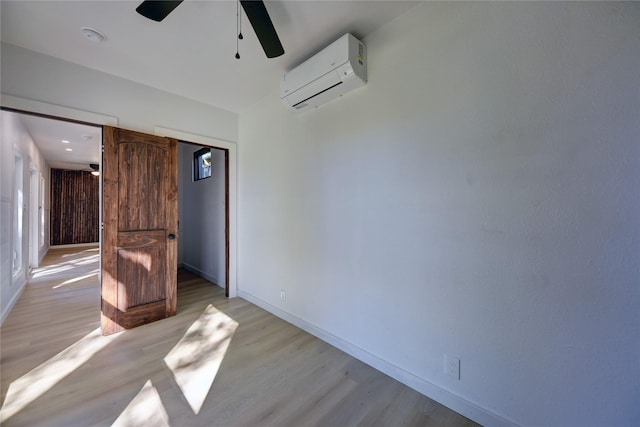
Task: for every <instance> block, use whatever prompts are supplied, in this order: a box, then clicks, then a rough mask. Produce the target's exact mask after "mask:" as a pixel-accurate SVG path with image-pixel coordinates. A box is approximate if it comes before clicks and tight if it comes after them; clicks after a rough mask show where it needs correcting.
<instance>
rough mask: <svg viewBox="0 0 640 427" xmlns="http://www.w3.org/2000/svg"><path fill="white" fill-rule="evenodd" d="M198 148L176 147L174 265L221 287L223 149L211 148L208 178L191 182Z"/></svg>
mask: <svg viewBox="0 0 640 427" xmlns="http://www.w3.org/2000/svg"><path fill="white" fill-rule="evenodd" d="M201 148H202V147H201V146H198V145H191V144H184V143H181V144H179V149H178V154H179V156H178V157H179V163H178V164H179V170H180V175H179V180H180V182H179V185H178V192H179V194H180V196H179V197H180V199H181V200H180V201H179V202H180V203H181V206H180V207H181V208H180V210H179V221H180V230H179V232H180V240H179V242H180V243H181V245H179V248H178V249H179V253H178V262H179V263H181V264H183V266H184V267H186V268H187V269H189V270H191V271H193V272H195V273H198V274H200V275H201V276H202V277H204V278H205V279H207V280H209V281H211V282H213V283H215V284H217V285H218V286H220V287H222V288H224V286H225V277H226V276H225V275H226V271H225V268H226V267H225V173H224V170H225V160H224V150H218V149H215V148H211V164H212V169H211V177H210V178H206V179H203V180H199V181H193V179H192V172H193V168H192V166H193V153H195V152H196V151H198V150H199V149H201Z"/></svg>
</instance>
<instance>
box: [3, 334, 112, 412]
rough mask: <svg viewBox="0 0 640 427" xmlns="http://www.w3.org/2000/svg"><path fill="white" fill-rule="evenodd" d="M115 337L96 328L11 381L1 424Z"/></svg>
mask: <svg viewBox="0 0 640 427" xmlns="http://www.w3.org/2000/svg"><path fill="white" fill-rule="evenodd" d="M116 336H117V335H111V336H109V337H103V336H102V335H101V333H100V328H97V329H95V330H94V331H92V332H91V333H89V334H87V335H85V336H84V337H83V338H82V339H80V340H79V341H78V342H76V343H74V344H73V345H71V346H69V347H67V348H66V349H64V350H62V351H61V352H60V353H58V354H56V355H55V356H53V357H52V358H51V359H49V360H47V361H46V362H44V363H42V364H41V365H40V366H38V367H36V368H34V369H32V370H31V371H29V372H27V373H26V374H24V375H23V376H21V377H20V378H18V379H17V380H15V381H13V382H12V383H11V384H10V385H9V390H7V396H6V398H5V400H4V404H3V405H2V408H0V423H2V422H5V421H6V420H7V419H9V418H11V417H12V416H14V415H15V414H17V413H18V412H19V411H21V410H22V409H23V408H24V407H25V406H27V405H29V404H30V403H31V402H33V401H34V400H36V399H37V398H39V397H40V396H42V395H43V394H45V393H46V392H47V391H49V390H51V388H52V387H53V386H55V385H56V384H57V383H58V382H60V381H62V380H63V379H64V378H65V377H66V376H67V375H69V374H71V373H72V372H73V371H75V370H76V369H78V368H79V367H80V366H82V364H84V363H85V362H86V361H88V360H89V359H91V357H93V355H94V354H96V353H97V352H98V351H100V350H102V349H103V348H104V347H105V346H107V344H109V343H110V342H111V341H112V340H113V339H114V338H115V337H116Z"/></svg>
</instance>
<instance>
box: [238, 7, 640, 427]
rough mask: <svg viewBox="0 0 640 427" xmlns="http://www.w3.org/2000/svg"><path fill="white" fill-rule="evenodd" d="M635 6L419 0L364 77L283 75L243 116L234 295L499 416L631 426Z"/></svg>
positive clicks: (639, 377)
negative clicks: (299, 100) (454, 371)
mask: <svg viewBox="0 0 640 427" xmlns="http://www.w3.org/2000/svg"><path fill="white" fill-rule="evenodd" d="M639 22H640V4H639V3H625V4H622V3H581V2H575V3H564V2H563V3H547V2H543V3H537V2H533V3H520V2H513V3H504V2H497V3H486V2H479V3H474V2H472V3H455V2H445V3H423V4H420V5H418V6H416V7H415V8H412V9H411V10H410V11H408V13H406V14H405V15H403V16H401V17H399V18H397V19H396V20H394V21H393V22H391V23H390V24H388V25H386V26H384V27H382V28H381V29H379V30H378V31H376V32H375V33H373V34H371V35H370V36H369V37H367V38H366V39H365V40H364V41H365V43H366V45H367V50H368V54H369V77H370V79H369V84H368V85H367V86H365V87H364V88H362V89H360V90H358V91H356V92H353V93H351V94H349V95H347V96H345V97H344V98H342V99H341V100H339V101H336V102H334V103H332V104H328V105H326V106H324V107H322V108H320V109H318V110H315V111H312V112H309V113H307V114H303V115H295V114H292V113H290V112H289V111H285V110H284V108H283V107H282V106H281V104H280V102H279V100H278V93H277V91H276V90H275V89H274V92H273V96H271V97H269V98H267V99H264V100H263V101H262V102H261V103H259V104H258V105H257V106H255V107H254V108H252V109H250V110H248V111H246V112H243V113H242V114H241V117H240V141H241V142H240V147H239V171H240V172H239V232H238V233H239V245H238V246H239V258H238V262H239V266H240V267H239V278H238V280H239V288H240V295H241V296H245V297H246V298H248V299H251V300H252V301H255V302H257V303H259V304H261V305H262V306H264V307H267V308H268V309H270V310H271V311H274V312H276V313H278V314H279V315H281V316H283V317H285V318H288V319H290V320H293V321H294V322H297V323H298V324H302V325H306V327H307V329H309V330H313V331H315V332H316V333H318V334H320V335H321V336H324V337H325V338H328V339H329V340H330V341H332V342H335V343H338V344H339V345H341V346H342V347H343V348H345V349H347V350H349V351H351V352H352V353H354V354H357V355H359V356H360V357H362V358H363V359H366V360H368V361H373V363H374V364H377V366H378V367H381V368H383V369H386V370H387V371H389V372H390V373H392V374H393V375H395V376H396V377H398V378H401V379H402V380H404V381H405V382H407V383H410V384H412V385H413V386H414V387H416V388H418V389H419V390H421V391H423V392H425V393H427V394H430V395H432V396H434V397H436V398H438V399H440V400H441V401H445V402H446V403H448V404H449V406H451V407H453V408H454V409H456V410H458V411H460V412H462V413H464V414H467V415H469V416H471V417H473V418H475V419H476V420H478V421H480V422H482V423H484V424H487V425H496V424H501V423H505V424H508V422H509V421H511V422H514V423H517V424H521V425H530V426H539V425H545V426H589V425H591V426H599V425H608V426H616V425H617V426H623V425H627V426H630V425H640V406H639V405H638V402H640V387H638V385H639V384H640V365H639V364H638V360H640V338H639V337H640V309H639V307H640V263H639V262H638V261H639V255H640V222H639V221H638V218H640V194H639V191H638V189H639V188H640V187H639V185H640V138H639V136H640V120H639V118H640V98H639V94H638V88H639V87H640V72H639V71H640V55H639V54H638V53H639V52H640V27H639V26H638V23H639ZM281 289H284V290H286V293H287V294H286V295H287V298H286V302H283V301H281V300H280V290H281ZM445 353H451V354H453V355H456V356H458V357H459V358H460V359H461V379H460V381H456V380H454V379H452V378H450V377H447V376H446V375H445V374H444V373H443V357H444V354H445ZM442 389H444V390H447V391H449V392H451V393H447V392H444V391H442Z"/></svg>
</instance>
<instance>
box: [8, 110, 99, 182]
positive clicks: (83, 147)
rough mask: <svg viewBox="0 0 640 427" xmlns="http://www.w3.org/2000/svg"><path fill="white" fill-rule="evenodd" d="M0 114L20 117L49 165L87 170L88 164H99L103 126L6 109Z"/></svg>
mask: <svg viewBox="0 0 640 427" xmlns="http://www.w3.org/2000/svg"><path fill="white" fill-rule="evenodd" d="M2 114H16V115H17V116H18V117H19V119H20V121H21V122H22V124H23V125H24V127H25V129H26V130H27V132H29V134H30V135H31V137H32V138H33V140H34V142H35V143H36V145H37V146H38V148H39V149H40V152H41V153H42V155H43V156H44V158H45V159H46V160H47V163H48V164H49V166H50V167H52V168H56V169H68V170H87V171H88V170H91V168H90V167H89V164H90V163H96V164H100V157H101V151H102V150H101V146H102V128H100V127H95V126H87V125H82V124H78V123H72V122H64V121H60V120H55V119H49V118H45V117H39V116H32V115H28V114H18V113H13V112H7V111H3V112H2ZM62 141H69V142H67V143H65V142H62ZM68 149H70V150H71V151H68Z"/></svg>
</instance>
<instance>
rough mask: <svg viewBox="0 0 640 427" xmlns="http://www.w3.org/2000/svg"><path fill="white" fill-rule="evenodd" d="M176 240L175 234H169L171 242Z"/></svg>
mask: <svg viewBox="0 0 640 427" xmlns="http://www.w3.org/2000/svg"><path fill="white" fill-rule="evenodd" d="M175 238H176V235H175V234H169V235H168V236H167V239H169V240H173V239H175Z"/></svg>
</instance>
